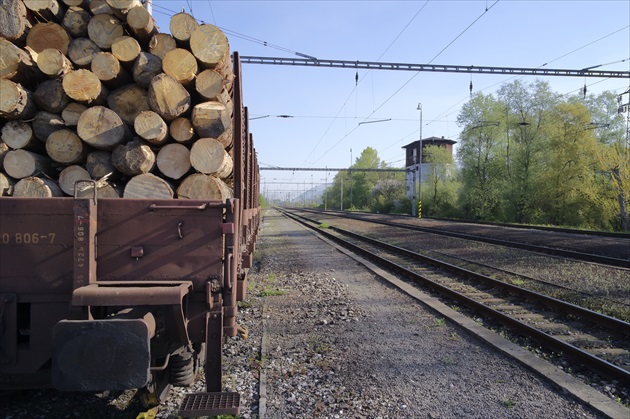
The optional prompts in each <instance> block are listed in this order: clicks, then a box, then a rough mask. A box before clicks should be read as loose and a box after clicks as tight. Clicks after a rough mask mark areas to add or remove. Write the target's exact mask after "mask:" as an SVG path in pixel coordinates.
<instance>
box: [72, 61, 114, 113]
mask: <svg viewBox="0 0 630 419" xmlns="http://www.w3.org/2000/svg"><path fill="white" fill-rule="evenodd" d="M63 90H64V91H65V92H66V94H67V95H68V96H69V97H70V98H71V99H73V100H75V101H77V102H79V103H83V104H85V105H103V104H105V102H106V101H107V94H108V92H107V89H106V88H105V86H104V85H103V83H101V81H100V80H99V79H98V77H96V74H94V73H92V72H91V71H90V70H85V69H79V70H74V71H71V72H69V73H68V74H66V75H65V77H64V78H63Z"/></svg>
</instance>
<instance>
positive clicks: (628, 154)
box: [586, 92, 630, 231]
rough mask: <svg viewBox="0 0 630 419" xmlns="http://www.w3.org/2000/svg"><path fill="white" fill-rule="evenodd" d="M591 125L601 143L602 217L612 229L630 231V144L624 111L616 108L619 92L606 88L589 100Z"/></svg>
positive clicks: (599, 154) (599, 156)
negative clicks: (629, 214) (606, 90)
mask: <svg viewBox="0 0 630 419" xmlns="http://www.w3.org/2000/svg"><path fill="white" fill-rule="evenodd" d="M586 103H587V106H588V108H589V110H590V111H591V122H590V123H589V126H588V129H592V130H593V132H594V134H595V136H596V137H597V142H598V144H599V147H598V152H597V157H598V160H599V170H600V172H601V179H600V186H601V192H600V196H601V197H602V202H601V205H602V217H601V218H600V219H602V220H605V222H606V223H607V224H608V225H604V226H602V228H606V227H611V228H612V229H613V230H623V231H630V219H629V216H628V209H629V208H630V148H629V146H630V144H628V137H627V136H628V133H627V132H626V126H625V121H624V119H625V118H624V115H623V114H621V113H619V112H618V111H617V106H618V103H617V95H615V94H614V93H612V92H603V93H601V94H599V95H597V96H589V97H587V100H586Z"/></svg>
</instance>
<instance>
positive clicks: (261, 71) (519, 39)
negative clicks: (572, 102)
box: [153, 0, 630, 191]
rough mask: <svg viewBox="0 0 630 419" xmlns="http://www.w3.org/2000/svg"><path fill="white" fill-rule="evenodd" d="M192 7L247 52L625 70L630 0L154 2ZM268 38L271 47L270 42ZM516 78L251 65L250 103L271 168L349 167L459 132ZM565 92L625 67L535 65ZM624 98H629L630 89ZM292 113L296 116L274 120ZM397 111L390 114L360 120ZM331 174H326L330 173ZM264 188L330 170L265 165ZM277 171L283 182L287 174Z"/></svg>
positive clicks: (165, 17)
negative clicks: (372, 153)
mask: <svg viewBox="0 0 630 419" xmlns="http://www.w3.org/2000/svg"><path fill="white" fill-rule="evenodd" d="M182 9H183V10H185V11H186V12H188V13H191V12H192V13H191V14H192V15H194V16H195V17H196V18H197V19H198V20H200V21H203V22H205V23H210V24H214V25H216V26H218V27H220V28H221V29H223V30H224V31H225V32H226V34H227V36H228V39H229V41H230V48H231V50H232V51H238V52H239V53H240V54H241V55H252V56H265V57H292V58H299V57H297V56H296V55H295V52H299V53H301V54H307V55H309V56H313V57H317V58H320V59H341V60H361V61H384V62H402V63H419V64H426V63H432V64H453V65H478V66H500V67H534V68H536V67H540V66H543V65H545V64H546V67H548V68H566V69H582V68H586V67H591V66H596V65H603V66H602V67H600V69H601V70H622V71H630V59H629V58H630V27H629V25H630V1H629V0H614V1H606V0H597V1H596V0H591V1H587V0H582V1H569V0H563V1H543V0H539V1H531V0H530V1H518V0H500V1H498V2H496V1H495V0H487V1H486V0H481V1H454V0H432V1H428V2H427V1H211V0H187V1H186V0H184V1H179V0H177V1H171V0H154V9H153V15H154V17H155V18H156V20H157V22H158V26H159V27H160V30H161V31H162V32H168V22H169V19H170V16H171V15H172V14H173V13H175V12H178V11H181V10H182ZM265 43H267V45H266V46H265ZM517 77H518V78H521V79H522V81H524V82H533V81H534V78H533V77H531V76H528V77H521V76H516V77H510V76H502V75H473V76H472V77H471V75H469V74H453V73H427V72H425V73H412V72H406V71H383V70H378V71H377V70H374V71H367V70H360V71H359V83H358V85H355V70H354V69H326V68H318V67H289V66H269V65H258V64H244V65H243V83H244V92H243V96H244V103H245V105H246V106H248V108H249V112H250V117H251V118H256V117H264V116H267V115H269V117H265V118H260V119H253V120H252V121H251V122H250V130H251V132H252V133H253V135H254V143H255V146H256V149H257V151H258V159H259V162H260V164H261V166H262V167H269V166H278V167H347V166H348V165H349V164H350V161H351V152H350V150H351V149H352V159H353V160H354V159H356V158H357V156H359V154H360V153H361V151H362V150H364V149H365V148H366V147H372V148H374V149H376V150H377V151H378V154H379V157H380V158H381V159H382V160H385V161H387V162H388V163H390V164H391V165H392V166H394V167H402V165H403V157H404V155H403V150H402V149H401V147H402V146H403V145H406V144H408V143H410V142H412V141H415V140H417V139H418V138H419V131H420V130H419V127H420V112H419V111H418V110H417V107H418V103H422V109H423V111H422V121H423V123H422V137H423V138H427V137H430V136H438V137H441V136H444V137H446V138H450V139H453V140H455V141H458V139H459V138H458V136H459V132H460V129H459V127H458V126H457V124H456V123H455V121H456V119H457V115H458V113H459V110H460V108H461V106H462V105H463V104H464V103H466V101H467V100H468V99H469V97H470V96H469V84H470V82H471V79H472V82H473V90H474V91H475V92H477V91H482V92H484V93H485V94H489V93H493V92H495V91H496V90H498V89H499V88H500V87H501V86H502V84H504V83H507V82H510V81H513V80H515V79H516V78H517ZM540 78H541V79H543V80H545V81H548V82H549V83H550V85H551V87H552V89H553V90H554V91H555V92H557V93H561V94H573V93H577V92H578V91H579V90H580V89H582V88H583V86H584V83H585V82H586V85H587V89H588V93H598V92H601V91H604V90H610V91H614V92H617V93H622V92H624V91H625V90H626V89H628V87H629V83H630V81H629V80H627V79H609V80H605V79H593V78H589V79H586V80H585V79H584V78H575V77H540ZM626 97H627V96H626ZM277 115H291V116H293V118H278V117H277ZM382 119H391V120H390V121H386V122H375V123H370V124H362V125H360V126H359V123H360V122H364V121H365V122H367V121H375V120H382ZM333 175H334V173H332V172H331V173H330V174H329V176H328V181H330V179H331V178H332V176H333ZM262 178H263V180H264V181H265V182H267V184H268V189H269V190H271V189H277V190H283V191H286V190H303V189H304V186H303V184H304V182H306V184H307V185H306V186H307V188H309V187H310V182H311V180H312V181H313V182H314V183H320V182H321V183H323V182H324V181H325V179H326V176H325V173H324V172H295V173H292V172H281V171H263V172H262ZM279 182H287V183H286V184H282V183H279Z"/></svg>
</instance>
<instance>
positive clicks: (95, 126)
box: [77, 106, 131, 150]
mask: <svg viewBox="0 0 630 419" xmlns="http://www.w3.org/2000/svg"><path fill="white" fill-rule="evenodd" d="M77 134H79V137H81V139H82V140H83V141H85V142H86V143H88V144H89V145H91V146H92V147H95V148H98V149H99V150H112V149H114V148H115V147H116V146H118V144H120V143H123V142H125V141H127V140H128V139H129V138H130V137H131V133H130V131H129V129H128V128H127V126H126V125H125V123H124V122H123V121H122V119H120V117H119V116H118V115H117V114H116V112H114V111H113V110H111V109H108V108H105V107H103V106H94V107H92V108H88V109H87V110H86V111H85V112H83V113H82V114H81V117H80V118H79V122H78V124H77Z"/></svg>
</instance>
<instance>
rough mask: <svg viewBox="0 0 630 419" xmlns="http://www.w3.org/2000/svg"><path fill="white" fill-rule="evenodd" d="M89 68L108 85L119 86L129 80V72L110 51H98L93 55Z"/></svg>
mask: <svg viewBox="0 0 630 419" xmlns="http://www.w3.org/2000/svg"><path fill="white" fill-rule="evenodd" d="M91 70H92V73H94V74H95V75H96V77H98V79H99V80H100V81H102V82H103V84H105V86H108V87H120V86H122V85H123V84H127V83H129V82H131V76H130V75H129V73H127V71H125V69H124V68H123V67H122V66H121V65H120V61H118V60H117V59H116V57H115V56H114V55H113V54H112V53H110V52H99V53H98V54H96V55H94V58H93V59H92V66H91Z"/></svg>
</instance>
